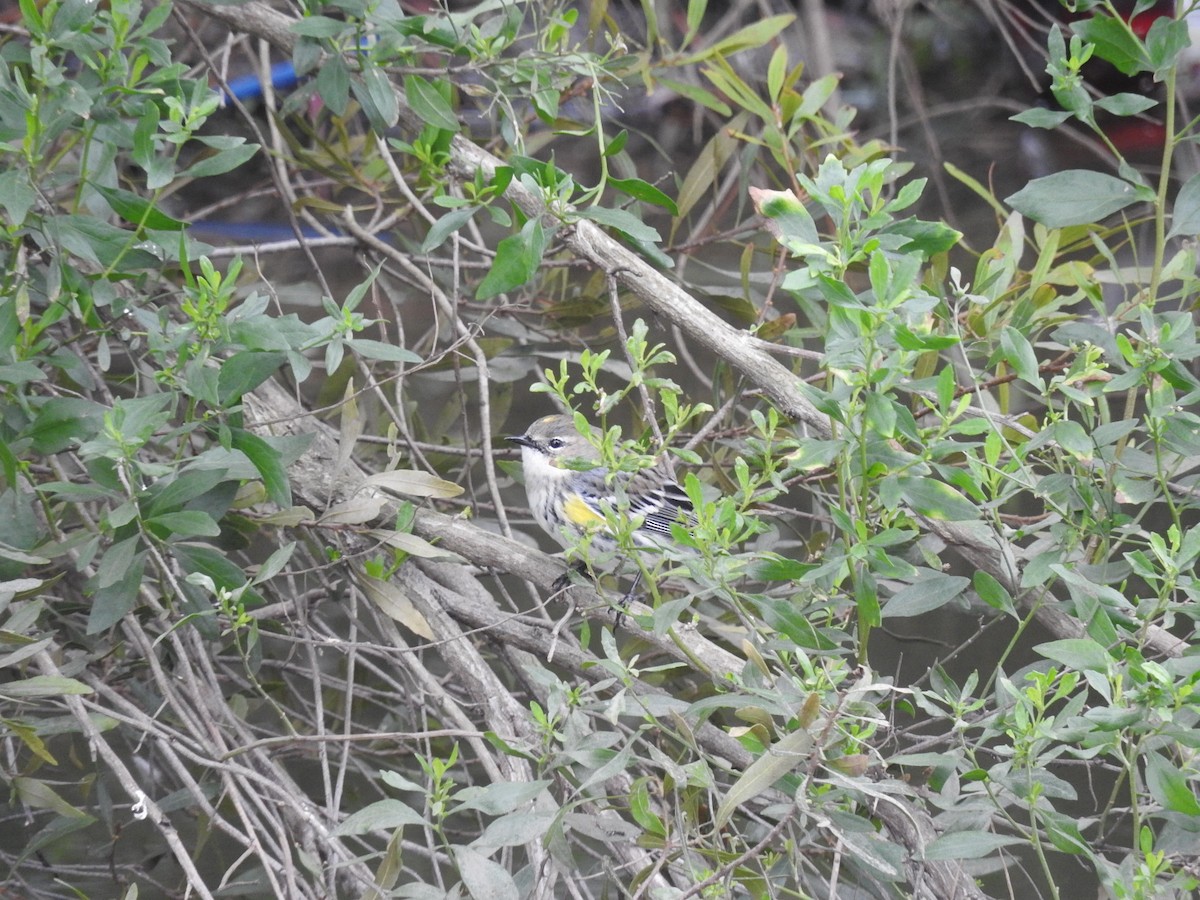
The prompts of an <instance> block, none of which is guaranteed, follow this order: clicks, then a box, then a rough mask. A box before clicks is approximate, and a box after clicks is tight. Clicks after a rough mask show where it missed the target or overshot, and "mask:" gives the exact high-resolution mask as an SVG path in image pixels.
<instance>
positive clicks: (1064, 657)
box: [1033, 638, 1112, 673]
mask: <svg viewBox="0 0 1200 900" xmlns="http://www.w3.org/2000/svg"><path fill="white" fill-rule="evenodd" d="M1033 649H1034V652H1035V653H1038V654H1040V655H1042V656H1044V657H1046V659H1049V660H1053V661H1054V662H1056V663H1061V664H1062V665H1065V666H1069V667H1070V668H1072V669H1076V670H1077V671H1080V672H1102V673H1103V672H1107V671H1108V667H1109V664H1110V663H1111V662H1112V657H1111V656H1109V654H1108V651H1107V650H1105V649H1104V648H1103V647H1102V646H1100V645H1099V644H1098V643H1096V642H1095V641H1093V640H1091V639H1090V638H1063V639H1062V640H1061V641H1047V642H1046V643H1044V644H1037V645H1035V646H1034V648H1033Z"/></svg>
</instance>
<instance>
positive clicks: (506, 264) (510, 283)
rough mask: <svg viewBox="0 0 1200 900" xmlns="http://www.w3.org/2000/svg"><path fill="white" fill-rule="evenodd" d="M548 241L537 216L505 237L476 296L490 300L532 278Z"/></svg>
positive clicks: (476, 290)
mask: <svg viewBox="0 0 1200 900" xmlns="http://www.w3.org/2000/svg"><path fill="white" fill-rule="evenodd" d="M547 242H548V241H547V237H546V233H545V231H543V229H542V223H541V222H539V221H538V220H537V219H530V220H529V221H528V222H526V223H525V225H524V226H523V227H522V228H521V230H520V231H519V232H517V233H516V234H513V235H509V236H508V237H506V238H505V239H504V240H502V241H501V242H500V243H499V244H497V245H496V258H495V259H494V260H492V267H491V269H489V270H488V273H487V275H485V276H484V278H483V280H482V281H481V282H479V287H478V288H476V289H475V299H476V300H488V299H491V298H492V297H495V296H496V295H497V294H502V293H504V292H505V291H511V290H513V289H514V288H518V287H520V286H521V285H523V284H525V283H526V282H528V281H529V280H530V279H531V278H533V276H534V275H536V274H537V270H538V266H539V265H541V262H542V254H543V253H545V252H546V244H547Z"/></svg>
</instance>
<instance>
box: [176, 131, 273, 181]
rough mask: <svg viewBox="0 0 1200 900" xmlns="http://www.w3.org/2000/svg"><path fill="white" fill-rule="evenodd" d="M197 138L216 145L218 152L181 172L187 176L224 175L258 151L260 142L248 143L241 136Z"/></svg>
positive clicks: (210, 144) (211, 145)
mask: <svg viewBox="0 0 1200 900" xmlns="http://www.w3.org/2000/svg"><path fill="white" fill-rule="evenodd" d="M196 140H198V141H201V142H203V143H205V144H208V145H209V146H210V147H216V149H217V152H216V153H215V154H214V155H212V156H209V157H206V158H205V159H202V160H200V161H199V162H198V163H196V164H195V165H194V166H189V167H188V169H187V171H185V172H183V173H181V174H182V175H183V176H185V177H187V178H207V177H209V176H212V175H224V174H225V173H226V172H230V171H232V170H233V169H236V168H237V167H238V166H240V165H241V164H242V163H244V162H246V161H247V160H249V159H250V158H251V157H253V156H254V154H256V153H257V152H258V149H259V148H258V144H247V143H246V139H245V138H241V137H223V136H222V137H207V138H203V137H198V138H196Z"/></svg>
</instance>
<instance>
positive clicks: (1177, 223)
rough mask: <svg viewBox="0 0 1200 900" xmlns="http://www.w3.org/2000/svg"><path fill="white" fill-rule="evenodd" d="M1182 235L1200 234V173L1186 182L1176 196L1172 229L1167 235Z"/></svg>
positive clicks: (1171, 236) (1172, 214) (1172, 215)
mask: <svg viewBox="0 0 1200 900" xmlns="http://www.w3.org/2000/svg"><path fill="white" fill-rule="evenodd" d="M1180 235H1183V236H1185V237H1195V236H1196V235H1200V173H1197V174H1195V175H1193V176H1192V177H1191V178H1189V179H1188V180H1187V181H1186V182H1184V185H1183V187H1181V188H1180V189H1179V194H1178V195H1177V196H1176V197H1175V207H1174V209H1173V210H1172V212H1171V230H1170V231H1169V232H1167V237H1168V238H1173V237H1178V236H1180Z"/></svg>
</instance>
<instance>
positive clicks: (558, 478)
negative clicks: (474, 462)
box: [507, 414, 695, 554]
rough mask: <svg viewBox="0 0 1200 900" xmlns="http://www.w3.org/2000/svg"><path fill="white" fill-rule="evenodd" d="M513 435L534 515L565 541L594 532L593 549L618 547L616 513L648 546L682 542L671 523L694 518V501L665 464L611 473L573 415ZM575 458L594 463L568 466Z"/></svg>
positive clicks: (687, 522)
mask: <svg viewBox="0 0 1200 900" xmlns="http://www.w3.org/2000/svg"><path fill="white" fill-rule="evenodd" d="M592 433H593V435H595V429H594V428H593V429H592ZM507 440H509V441H512V442H513V443H514V444H517V445H519V446H520V448H521V467H522V470H523V472H524V475H525V492H526V494H527V495H528V497H529V508H530V511H531V512H532V513H533V518H534V520H535V521H536V522H537V524H538V525H539V526H541V528H542V530H543V531H545V532H546V533H547V534H548V535H550V536H551V537H552V538H554V540H556V541H557V542H558V543H559V544H560V545H562V546H563V547H564V548H568V549H571V548H575V547H578V546H579V545H580V543H581V542H582V541H584V540H585V539H590V544H589V548H590V549H591V550H593V551H596V552H598V553H601V554H608V553H614V552H616V551H618V550H619V549H620V545H619V542H618V539H617V537H616V535H614V534H613V531H612V528H611V525H612V522H613V517H614V516H616V517H622V518H628V519H629V520H631V522H632V530H631V531H630V533H629V534H630V538H631V539H632V541H633V543H634V544H635V545H636V546H638V547H643V548H645V547H658V548H660V549H661V548H663V547H667V546H671V545H673V544H675V543H676V542H675V539H674V536H673V535H672V533H671V528H672V526H673V525H675V524H682V525H684V526H685V527H690V526H692V525H694V524H695V515H694V512H693V507H692V501H691V500H690V499H689V498H688V495H687V493H686V492H685V491H684V489H683V488H682V487H680V486H679V484H678V483H677V482H676V481H675V479H673V478H672V477H670V475H669V474H668V473H667V472H666V471H665V470H663V469H662V468H660V467H653V468H648V469H641V470H638V471H636V472H622V471H617V472H615V473H612V475H611V476H610V473H609V470H608V469H607V468H605V467H604V466H603V465H601V464H600V452H599V450H598V449H597V448H596V446H595V444H593V443H592V441H591V440H589V439H588V438H587V437H585V436H584V435H582V434H580V433H579V431H578V430H577V429H576V427H575V420H574V419H573V418H572V417H571V416H567V415H558V414H556V415H550V416H544V417H543V418H540V419H538V420H537V421H535V422H534V423H533V424H532V425H530V426H529V427H528V428H527V429H526V431H525V433H524V434H519V435H512V436H510V437H508V438H507ZM577 461H583V462H594V463H596V465H595V466H594V467H593V468H590V469H588V468H584V469H581V468H579V467H578V466H576V467H574V468H572V467H570V464H571V463H572V462H577ZM617 521H618V523H619V522H620V519H618V520H617ZM619 530H621V529H619Z"/></svg>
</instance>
